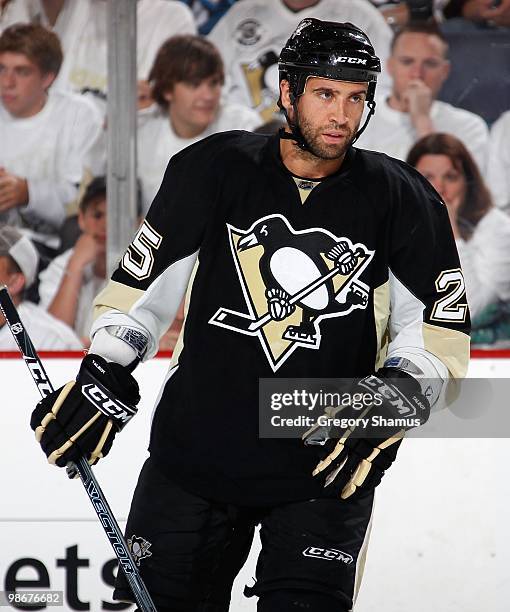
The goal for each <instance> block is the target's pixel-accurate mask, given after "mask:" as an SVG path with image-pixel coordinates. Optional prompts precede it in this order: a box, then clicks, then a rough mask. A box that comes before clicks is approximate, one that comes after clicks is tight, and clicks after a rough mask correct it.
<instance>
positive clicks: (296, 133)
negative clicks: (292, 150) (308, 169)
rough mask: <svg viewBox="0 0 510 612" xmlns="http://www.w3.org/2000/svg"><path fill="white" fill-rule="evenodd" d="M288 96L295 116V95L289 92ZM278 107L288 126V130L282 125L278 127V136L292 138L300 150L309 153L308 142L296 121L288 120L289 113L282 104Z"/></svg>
mask: <svg viewBox="0 0 510 612" xmlns="http://www.w3.org/2000/svg"><path fill="white" fill-rule="evenodd" d="M290 98H291V104H292V108H293V109H294V116H295V117H297V114H298V112H297V97H296V96H295V95H294V94H291V96H290ZM280 108H281V109H282V111H283V114H284V115H285V119H286V120H287V125H288V126H289V128H290V132H287V131H286V130H285V128H283V127H282V128H280V129H279V130H278V135H279V136H280V138H283V139H284V140H294V141H295V142H296V144H297V146H298V147H299V148H300V149H301V150H303V151H308V152H309V153H311V151H310V148H309V147H308V143H307V142H306V140H305V137H304V136H303V132H301V129H300V127H299V126H298V125H297V123H294V122H293V121H291V120H290V117H289V114H288V113H287V109H286V108H285V107H284V106H283V105H282V106H280Z"/></svg>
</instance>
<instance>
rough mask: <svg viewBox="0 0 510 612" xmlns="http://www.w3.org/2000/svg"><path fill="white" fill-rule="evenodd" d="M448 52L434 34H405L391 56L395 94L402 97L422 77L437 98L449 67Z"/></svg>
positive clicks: (391, 71)
mask: <svg viewBox="0 0 510 612" xmlns="http://www.w3.org/2000/svg"><path fill="white" fill-rule="evenodd" d="M445 53H446V46H445V44H444V43H443V41H442V40H441V39H440V38H438V37H437V36H434V35H433V34H423V33H421V32H406V33H405V34H402V36H400V38H399V39H398V40H397V42H396V44H395V48H394V49H393V52H392V54H391V57H390V58H389V60H388V72H389V73H390V75H391V77H392V78H393V95H394V96H395V97H396V98H397V99H399V100H400V99H401V98H402V95H403V93H404V92H405V91H406V90H407V88H408V87H409V86H410V85H412V84H413V83H414V82H416V81H422V82H423V83H425V85H426V86H427V87H428V88H429V89H430V90H431V92H432V95H433V97H434V98H436V97H437V94H438V93H439V90H440V89H441V86H442V85H443V83H444V81H445V80H446V78H447V77H448V73H449V70H450V63H449V62H448V60H447V59H446V58H445Z"/></svg>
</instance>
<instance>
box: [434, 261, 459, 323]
mask: <svg viewBox="0 0 510 612" xmlns="http://www.w3.org/2000/svg"><path fill="white" fill-rule="evenodd" d="M436 289H437V291H438V292H439V293H444V292H445V291H448V294H447V295H445V297H444V298H441V299H440V300H438V301H437V302H436V303H435V304H434V308H433V309H432V315H431V317H430V318H431V319H433V320H435V321H447V322H449V321H452V322H453V321H455V322H457V323H458V322H461V323H462V322H464V321H465V320H466V314H467V305H466V304H459V303H458V301H459V300H460V298H461V297H462V296H463V295H464V294H465V292H466V286H465V284H464V276H463V275H462V270H460V268H455V269H454V270H444V271H443V272H441V274H440V275H439V276H438V277H437V280H436Z"/></svg>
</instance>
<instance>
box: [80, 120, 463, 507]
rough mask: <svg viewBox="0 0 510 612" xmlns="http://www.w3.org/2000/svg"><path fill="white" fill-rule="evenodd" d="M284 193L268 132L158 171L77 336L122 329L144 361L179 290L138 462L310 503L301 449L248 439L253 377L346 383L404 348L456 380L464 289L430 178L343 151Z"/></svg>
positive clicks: (311, 456) (287, 183) (258, 497)
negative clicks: (133, 332) (138, 335)
mask: <svg viewBox="0 0 510 612" xmlns="http://www.w3.org/2000/svg"><path fill="white" fill-rule="evenodd" d="M305 183H306V181H305ZM300 187H301V188H302V189H303V188H306V184H305V185H300V182H299V181H296V180H295V179H294V177H293V176H292V175H291V174H290V173H289V171H288V170H287V169H286V167H285V166H284V165H283V163H282V161H281V158H280V155H279V138H278V137H277V136H271V137H267V136H261V135H254V134H249V133H246V132H240V131H236V132H226V133H222V134H217V135H214V136H211V137H209V138H207V139H205V140H203V141H201V142H199V143H197V144H194V145H192V146H191V147H189V148H187V149H185V150H184V151H182V152H180V153H179V154H177V155H175V156H174V157H173V158H172V159H171V161H170V163H169V165H168V168H167V170H166V173H165V176H164V178H163V182H162V185H161V188H160V190H159V192H158V194H157V196H156V198H155V200H154V202H153V204H152V206H151V208H150V210H149V212H148V214H147V217H146V219H145V221H144V223H143V224H142V225H141V227H140V228H139V230H138V232H137V234H136V235H135V238H134V239H133V241H132V243H131V244H130V245H129V247H128V249H127V251H126V253H125V254H124V256H123V258H122V259H121V262H120V264H119V267H118V269H117V270H116V271H115V272H114V274H113V276H112V280H111V281H110V283H109V285H108V286H107V287H106V288H105V289H104V290H103V291H102V292H101V293H100V294H99V296H98V297H97V298H96V301H95V307H96V320H95V323H94V326H93V329H92V333H95V332H96V331H97V330H98V329H99V328H101V327H105V326H108V325H129V326H131V327H133V328H136V329H139V330H141V331H142V332H143V333H145V334H146V335H148V336H149V337H150V342H151V344H150V350H149V354H148V356H150V355H152V354H154V353H155V352H156V350H157V344H158V339H159V337H160V335H162V334H163V333H164V332H165V331H166V329H167V328H168V326H169V325H170V323H171V321H172V319H173V316H174V314H175V312H176V310H177V307H178V305H179V303H180V301H181V299H182V296H183V294H184V292H185V290H186V287H188V300H187V302H188V307H187V315H186V318H185V323H184V326H183V330H182V333H181V338H180V339H179V342H178V346H177V347H176V351H175V354H174V359H173V363H172V367H171V370H170V375H169V377H168V378H167V380H166V382H165V384H164V389H163V391H162V394H161V397H160V401H159V404H158V406H157V408H156V412H155V416H154V420H153V426H152V433H151V441H150V451H151V454H152V455H153V457H154V458H155V459H156V460H157V462H158V463H159V465H160V466H161V468H162V469H163V470H165V471H166V472H167V473H168V475H169V476H170V477H171V478H174V479H177V480H179V481H180V482H181V484H182V485H183V486H185V487H187V488H188V489H189V490H191V491H193V492H196V493H198V494H200V495H202V496H204V497H210V498H213V499H217V500H219V501H227V502H232V503H238V504H248V505H267V504H271V503H279V502H285V501H291V500H299V499H307V498H313V497H317V496H319V495H320V494H321V491H320V486H319V484H318V483H316V482H315V480H314V479H313V478H312V476H311V472H312V470H313V468H314V467H315V464H316V462H317V449H316V448H313V447H311V448H310V447H308V448H305V447H304V446H303V444H302V442H301V441H300V440H268V439H260V438H259V437H258V383H259V379H260V378H270V377H285V378H315V377H331V378H334V377H344V378H346V377H361V376H365V375H367V374H369V373H371V372H373V371H374V370H375V369H377V367H380V366H381V365H382V363H383V362H384V360H385V358H387V357H388V356H389V357H394V356H400V355H402V354H405V355H409V353H411V354H413V353H414V354H420V353H421V354H427V355H429V356H432V358H433V359H437V361H438V363H440V364H441V366H442V367H444V371H445V372H446V371H447V372H448V373H449V375H450V376H452V377H462V376H463V375H464V374H465V370H466V367H467V362H468V358H469V336H468V333H469V313H468V308H467V303H466V297H465V292H464V281H463V277H462V272H461V269H460V264H459V259H458V255H457V251H456V247H455V243H454V239H453V236H452V232H451V228H450V224H449V220H448V214H447V211H446V207H445V205H444V204H443V203H442V202H441V200H440V198H439V196H438V195H437V193H436V192H435V191H434V189H433V188H432V187H431V186H430V185H429V183H428V182H427V181H426V180H425V179H424V178H423V177H422V176H421V175H420V174H419V173H418V172H416V171H415V170H414V169H413V168H411V167H409V166H407V165H406V164H404V163H402V162H399V161H397V160H394V159H391V158H389V157H387V156H386V155H384V154H380V153H373V152H369V151H363V150H358V149H355V148H351V149H350V150H349V151H348V153H347V155H346V157H345V160H344V162H343V164H342V167H341V168H340V170H339V171H338V172H337V173H335V174H333V175H331V176H329V177H327V178H325V179H323V180H322V181H320V183H319V184H318V185H316V186H315V187H314V188H313V189H311V191H310V192H309V193H308V197H307V198H306V200H304V199H302V198H301V197H300ZM311 187H313V185H311ZM335 258H336V259H335ZM335 262H336V263H335ZM447 375H448V374H447Z"/></svg>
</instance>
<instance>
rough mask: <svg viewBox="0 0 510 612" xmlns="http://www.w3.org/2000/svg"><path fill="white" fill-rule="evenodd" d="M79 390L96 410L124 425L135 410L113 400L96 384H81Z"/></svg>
mask: <svg viewBox="0 0 510 612" xmlns="http://www.w3.org/2000/svg"><path fill="white" fill-rule="evenodd" d="M81 392H82V394H83V395H84V396H85V397H86V398H87V399H88V400H89V402H90V403H91V404H93V405H94V406H95V407H96V408H97V409H98V410H101V412H102V413H103V414H106V416H111V417H113V418H114V419H116V420H117V421H120V423H122V425H125V424H126V423H127V422H128V421H129V420H130V419H132V418H133V417H134V415H135V414H136V410H133V409H132V408H130V407H129V406H126V404H123V403H122V402H121V401H119V400H115V401H113V399H112V398H111V397H108V395H106V393H105V392H104V391H102V390H101V389H100V388H99V386H98V385H97V384H93V383H89V384H87V385H83V387H82V388H81Z"/></svg>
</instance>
